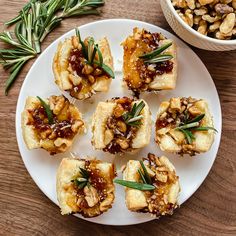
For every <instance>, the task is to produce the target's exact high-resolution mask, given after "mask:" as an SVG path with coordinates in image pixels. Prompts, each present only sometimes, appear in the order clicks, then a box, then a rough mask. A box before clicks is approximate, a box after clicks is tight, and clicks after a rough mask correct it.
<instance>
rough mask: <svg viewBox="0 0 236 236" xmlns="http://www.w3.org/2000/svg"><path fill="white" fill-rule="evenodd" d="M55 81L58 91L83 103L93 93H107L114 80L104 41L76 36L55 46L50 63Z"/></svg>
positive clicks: (110, 58) (77, 34)
mask: <svg viewBox="0 0 236 236" xmlns="http://www.w3.org/2000/svg"><path fill="white" fill-rule="evenodd" d="M53 72H54V76H55V82H56V84H57V85H58V86H59V88H60V89H61V90H65V91H68V92H69V93H70V95H71V96H72V97H75V98H77V99H80V100H83V99H86V98H89V97H91V96H92V95H93V94H95V93H96V92H107V91H108V89H109V87H110V83H111V79H112V78H114V73H113V59H112V55H111V50H110V46H109V43H108V40H107V38H102V39H100V40H99V41H97V42H95V41H94V38H93V37H88V38H86V39H85V40H84V41H83V40H82V39H81V37H80V33H79V30H76V36H72V37H71V38H69V39H66V40H65V41H64V42H63V43H59V45H58V48H57V51H56V54H55V56H54V60H53Z"/></svg>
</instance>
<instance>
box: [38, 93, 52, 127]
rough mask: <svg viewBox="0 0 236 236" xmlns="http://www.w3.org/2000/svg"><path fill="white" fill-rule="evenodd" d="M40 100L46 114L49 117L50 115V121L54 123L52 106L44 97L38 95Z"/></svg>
mask: <svg viewBox="0 0 236 236" xmlns="http://www.w3.org/2000/svg"><path fill="white" fill-rule="evenodd" d="M37 98H38V100H39V101H40V102H41V105H42V106H43V108H44V110H45V112H46V114H47V117H48V123H49V124H50V125H51V124H53V123H54V120H53V113H52V110H51V109H50V106H49V105H48V104H47V103H46V102H44V100H43V99H42V98H40V97H39V96H37Z"/></svg>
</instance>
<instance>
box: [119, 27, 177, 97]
mask: <svg viewBox="0 0 236 236" xmlns="http://www.w3.org/2000/svg"><path fill="white" fill-rule="evenodd" d="M170 42H172V45H171V46H170V47H169V48H167V49H166V50H165V51H164V52H163V53H165V54H171V55H172V56H173V58H172V59H170V60H168V61H165V62H161V63H152V64H146V63H144V60H143V59H141V58H139V57H140V56H142V55H144V54H146V53H150V52H152V51H154V50H155V49H157V48H159V47H161V46H162V45H164V44H167V43H170ZM122 45H123V49H124V56H123V73H124V82H125V83H126V85H127V86H128V88H129V89H130V90H132V91H133V92H135V93H140V92H143V91H159V90H170V89H174V88H175V86H176V79H177V49H176V45H175V43H174V41H173V40H171V39H166V38H165V37H164V36H163V35H162V34H158V33H150V32H148V31H147V30H145V29H138V28H134V30H133V35H131V36H129V37H127V38H126V39H125V41H124V42H123V43H122Z"/></svg>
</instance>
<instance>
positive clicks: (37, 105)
mask: <svg viewBox="0 0 236 236" xmlns="http://www.w3.org/2000/svg"><path fill="white" fill-rule="evenodd" d="M44 102H45V103H46V104H48V105H49V106H50V110H51V111H52V114H53V120H54V121H53V123H52V124H50V123H49V120H48V117H47V114H46V111H45V108H44V107H43V106H42V104H41V102H40V100H39V99H38V98H37V97H28V98H27V99H26V103H25V109H24V111H23V112H22V120H21V122H22V125H21V126H22V134H23V138H24V141H25V143H26V145H27V147H28V148H29V149H35V148H43V149H45V150H46V151H48V152H49V153H50V154H51V155H53V154H57V153H62V152H65V151H66V150H68V149H69V148H70V146H71V145H72V143H73V139H74V137H75V135H76V134H77V133H80V132H82V131H83V129H84V122H83V120H82V116H81V114H80V112H79V110H78V108H77V107H75V106H74V105H73V104H70V102H69V100H68V99H67V98H65V97H64V96H62V95H61V96H51V97H49V99H45V100H44Z"/></svg>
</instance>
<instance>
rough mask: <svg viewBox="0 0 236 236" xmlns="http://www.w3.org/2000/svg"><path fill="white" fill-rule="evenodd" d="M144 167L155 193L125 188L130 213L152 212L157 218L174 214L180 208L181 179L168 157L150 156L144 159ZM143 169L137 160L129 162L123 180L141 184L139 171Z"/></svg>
mask: <svg viewBox="0 0 236 236" xmlns="http://www.w3.org/2000/svg"><path fill="white" fill-rule="evenodd" d="M144 165H145V167H146V169H147V171H148V174H149V175H150V178H151V180H152V183H153V185H154V186H155V187H156V188H155V189H154V190H153V191H141V190H137V189H132V188H127V187H126V188H125V189H126V190H125V192H126V195H125V199H126V205H127V208H128V209H129V210H130V211H136V212H150V213H152V214H154V215H156V216H161V215H166V214H172V213H173V210H174V209H175V208H177V207H178V203H177V200H178V195H179V192H180V184H179V177H178V176H177V175H176V172H175V167H174V166H173V164H172V163H171V162H170V161H169V160H168V158H167V157H165V156H161V157H156V156H155V155H154V154H150V153H149V154H148V157H147V158H145V159H144ZM140 168H141V165H140V162H139V161H137V160H129V161H128V163H127V165H126V168H125V170H124V173H123V179H124V180H128V181H134V182H140V181H142V180H141V177H140V174H139V173H138V169H140Z"/></svg>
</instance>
